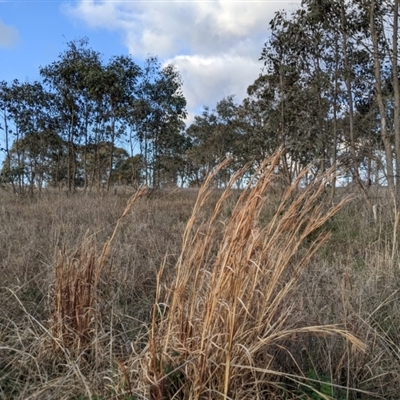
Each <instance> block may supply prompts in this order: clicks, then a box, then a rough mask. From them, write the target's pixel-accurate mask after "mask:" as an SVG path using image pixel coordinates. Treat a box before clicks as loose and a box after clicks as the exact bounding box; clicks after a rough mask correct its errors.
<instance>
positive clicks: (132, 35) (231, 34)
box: [0, 0, 300, 121]
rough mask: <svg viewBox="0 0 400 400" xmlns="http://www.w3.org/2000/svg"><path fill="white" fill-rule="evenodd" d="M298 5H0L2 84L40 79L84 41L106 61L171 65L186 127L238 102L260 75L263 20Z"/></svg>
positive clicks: (259, 0)
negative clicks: (179, 84)
mask: <svg viewBox="0 0 400 400" xmlns="http://www.w3.org/2000/svg"><path fill="white" fill-rule="evenodd" d="M299 4H300V3H299V1H296V0H287V1H286V0H276V1H272V0H241V1H235V0H209V1H207V0H203V1H200V0H185V1H181V0H78V1H62V0H59V1H52V0H0V81H1V80H5V81H12V80H13V79H19V80H20V81H22V82H25V81H29V82H32V81H34V80H40V75H39V67H40V66H46V65H48V64H50V63H52V62H53V61H56V60H57V58H58V56H59V55H60V54H61V53H62V52H63V51H64V50H66V43H67V42H70V41H72V40H75V39H79V38H82V37H87V38H88V39H89V46H90V47H91V48H92V49H94V50H96V51H98V52H100V53H102V54H103V55H104V59H105V60H108V59H109V58H111V57H112V56H116V55H123V54H130V55H131V56H132V57H133V59H134V60H135V62H137V63H138V64H139V65H141V64H142V63H143V61H144V60H145V59H146V58H147V57H148V56H157V57H158V58H159V61H160V62H161V63H162V64H174V65H175V66H176V68H177V69H178V71H179V72H180V74H181V77H182V79H183V92H184V95H185V97H186V100H187V109H188V111H189V121H190V120H192V119H193V116H194V115H195V114H199V113H200V112H201V110H202V108H203V106H209V107H210V108H214V107H215V105H216V103H217V102H218V101H220V100H221V99H222V98H223V97H226V96H228V95H235V99H236V101H237V102H241V101H242V99H243V98H244V97H245V95H246V89H247V87H248V86H249V85H250V84H252V83H253V82H254V80H255V79H256V78H257V77H258V76H259V74H260V73H261V70H262V66H263V64H262V62H261V61H259V58H260V54H261V51H262V48H263V45H264V43H265V42H266V40H267V39H268V34H269V32H268V30H269V21H270V20H271V19H272V18H273V16H274V13H275V12H276V11H279V10H283V9H285V10H291V9H294V8H296V7H298V6H299Z"/></svg>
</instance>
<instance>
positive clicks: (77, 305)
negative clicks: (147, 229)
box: [50, 188, 146, 355]
mask: <svg viewBox="0 0 400 400" xmlns="http://www.w3.org/2000/svg"><path fill="white" fill-rule="evenodd" d="M145 191H146V190H145V188H142V189H140V190H138V191H137V192H136V193H135V194H134V195H133V196H132V197H131V198H130V199H129V201H128V203H127V206H126V208H125V210H124V212H123V213H122V215H121V217H120V218H119V219H118V221H117V223H116V225H115V228H114V231H113V233H112V235H111V237H110V238H109V239H108V240H107V241H106V242H105V244H104V246H103V249H102V252H101V254H100V256H99V257H98V258H97V259H96V247H95V245H94V243H93V241H90V239H88V238H87V239H86V240H84V241H83V243H82V244H81V245H80V246H79V247H78V248H77V249H76V250H75V252H74V253H73V254H72V256H70V257H68V255H67V254H66V251H65V246H64V247H63V249H62V251H61V254H60V257H59V261H58V263H57V264H56V268H55V284H54V310H53V318H52V322H51V329H50V331H51V334H52V335H51V337H52V339H53V340H54V343H53V344H54V345H55V348H57V347H58V348H62V349H63V351H65V349H68V350H70V351H71V350H72V351H73V352H74V354H75V355H77V354H80V353H81V352H82V351H85V350H86V349H87V347H88V346H90V345H92V344H93V343H94V342H95V341H96V337H97V332H96V331H95V329H94V322H95V320H96V317H97V316H98V315H100V312H99V310H98V304H97V291H98V285H99V282H100V277H101V274H102V271H103V269H104V266H105V262H106V259H107V256H108V254H109V251H110V248H111V244H112V242H113V240H114V238H115V236H116V234H117V231H118V229H119V226H120V224H121V222H122V220H123V219H124V217H125V216H126V215H127V214H128V213H129V211H130V210H131V208H132V206H133V204H134V203H135V202H136V201H137V199H139V198H140V197H142V196H143V194H144V193H145ZM60 344H61V346H60Z"/></svg>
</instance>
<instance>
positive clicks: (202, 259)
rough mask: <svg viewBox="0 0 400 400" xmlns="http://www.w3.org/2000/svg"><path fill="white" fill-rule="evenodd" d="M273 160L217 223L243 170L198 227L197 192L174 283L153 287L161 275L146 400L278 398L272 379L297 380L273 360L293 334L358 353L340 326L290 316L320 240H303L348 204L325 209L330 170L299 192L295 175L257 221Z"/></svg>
mask: <svg viewBox="0 0 400 400" xmlns="http://www.w3.org/2000/svg"><path fill="white" fill-rule="evenodd" d="M280 156H281V154H280V153H277V154H276V155H275V156H274V157H272V158H270V159H268V160H266V161H265V162H264V163H263V164H262V165H261V166H260V168H259V170H258V171H257V172H256V174H255V176H254V178H253V179H252V180H251V182H249V184H248V186H247V188H246V189H245V190H244V191H243V192H242V193H241V195H240V197H239V199H238V200H237V202H236V205H235V206H234V209H233V211H232V213H231V215H230V216H228V217H227V218H223V217H222V215H223V210H224V204H225V203H226V202H227V200H228V198H229V197H230V196H231V195H232V188H233V187H234V184H235V183H236V181H237V180H238V179H240V177H241V176H242V174H243V173H244V171H245V170H242V171H239V172H238V173H236V174H235V175H234V176H233V177H232V179H231V181H230V182H229V184H228V187H227V188H226V190H225V191H224V192H223V193H222V194H221V196H220V198H219V200H218V201H217V203H216V205H215V207H214V211H213V213H212V215H211V217H210V218H209V219H208V220H206V221H202V220H201V211H202V208H203V207H204V205H205V204H206V203H207V200H208V198H209V196H210V194H211V189H210V182H211V180H212V175H211V176H209V177H208V179H207V181H206V182H205V184H204V185H203V186H202V188H201V189H200V192H199V195H198V199H197V202H196V205H195V207H194V211H193V214H192V216H191V218H190V219H189V222H188V224H187V227H186V231H185V233H184V236H183V245H182V252H181V254H180V257H179V260H178V262H177V265H176V268H175V271H174V278H173V280H172V282H171V283H169V284H167V285H166V286H163V285H162V273H163V271H162V270H161V272H160V274H159V277H158V281H159V285H158V293H157V300H156V304H155V307H154V309H153V319H152V328H151V336H150V363H149V367H148V372H147V374H148V376H149V377H150V380H151V384H152V388H151V393H150V395H151V397H152V398H153V399H164V398H181V399H189V398H191V399H200V398H210V399H217V398H221V399H228V398H229V399H231V398H235V399H246V398H247V399H261V398H263V399H264V398H273V397H274V396H276V397H277V398H278V396H282V393H283V392H284V391H285V389H284V386H283V385H282V382H283V380H282V378H284V379H286V380H293V381H295V382H300V381H302V378H303V377H304V373H305V371H302V370H301V368H300V366H298V368H297V371H293V372H292V373H289V372H287V371H285V366H284V365H279V363H280V359H281V358H280V357H278V356H277V354H278V353H281V352H285V344H286V343H287V342H289V341H291V340H296V338H297V337H298V336H299V335H301V334H310V333H311V334H315V335H338V336H340V337H342V338H343V340H345V341H347V342H348V343H349V345H350V346H352V347H354V348H355V349H358V350H359V351H362V350H365V345H364V344H363V342H362V341H361V340H360V339H358V338H357V337H355V336H354V335H352V334H351V333H350V332H349V331H347V330H346V329H345V328H344V327H339V326H336V325H322V326H306V325H303V324H302V322H303V321H302V320H301V318H299V317H298V316H297V315H296V308H297V307H296V304H295V303H294V302H293V301H292V297H293V295H294V291H295V287H296V283H297V281H298V279H299V277H300V275H301V273H302V271H303V270H304V269H305V268H306V267H307V265H308V264H309V262H310V260H311V258H312V257H313V255H314V254H315V252H316V251H317V250H318V249H319V248H320V247H321V246H322V244H323V243H325V241H326V240H327V238H328V236H327V235H326V234H323V233H321V234H319V235H317V236H316V237H315V239H314V240H313V241H312V242H310V243H308V244H307V245H304V244H305V240H306V239H307V238H308V237H309V235H310V234H311V233H312V232H314V231H316V230H317V229H318V228H320V227H321V226H322V225H323V224H324V223H325V222H326V221H328V220H329V218H331V217H332V216H333V215H335V214H336V213H337V212H338V211H339V210H340V209H341V208H342V207H343V206H344V205H345V204H346V203H347V202H348V201H349V199H344V200H342V201H341V202H340V203H339V204H338V205H336V206H332V207H329V208H326V206H325V201H324V185H325V184H326V183H327V182H328V181H329V180H330V179H332V177H333V175H334V173H335V172H334V171H333V170H330V171H328V172H327V173H325V174H323V175H322V176H321V177H320V178H319V179H318V180H317V181H315V182H314V183H313V184H312V185H310V186H309V187H307V188H306V189H304V190H299V189H298V188H299V184H300V181H301V179H302V178H303V177H304V175H305V174H306V173H307V171H306V170H304V171H303V172H302V173H301V174H300V175H299V176H298V178H297V180H296V181H295V182H294V183H293V184H292V185H291V186H290V187H289V188H288V189H287V190H286V192H285V193H284V195H283V197H282V199H281V202H280V204H279V205H278V207H277V209H276V210H275V214H274V215H273V216H272V218H271V219H270V220H267V221H265V222H264V223H262V219H263V218H262V214H263V209H264V208H265V205H266V204H268V201H269V198H268V189H270V188H271V187H272V186H273V185H274V183H275V179H276V177H277V175H276V174H275V173H274V171H275V167H276V166H277V165H278V162H279V159H280ZM223 167H224V165H221V166H220V167H219V168H223ZM215 173H218V169H217V170H216V171H215ZM288 353H289V352H288ZM287 355H288V356H289V358H290V357H291V354H290V353H289V354H287ZM315 391H316V392H318V391H317V389H315ZM319 395H321V396H322V397H324V394H323V393H319ZM324 398H327V397H326V396H325V397H324Z"/></svg>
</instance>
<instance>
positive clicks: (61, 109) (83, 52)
mask: <svg viewBox="0 0 400 400" xmlns="http://www.w3.org/2000/svg"><path fill="white" fill-rule="evenodd" d="M87 45H88V41H87V39H80V40H77V41H72V42H68V43H67V50H65V51H64V52H63V53H61V54H60V55H59V57H58V60H57V61H55V62H53V63H51V64H50V65H48V66H45V67H42V68H40V74H41V75H42V77H43V79H44V82H45V84H47V85H48V86H49V88H50V89H51V90H52V93H54V94H55V96H56V105H57V109H58V114H59V121H60V123H61V129H62V136H63V137H64V139H65V141H66V142H67V144H68V155H67V157H68V158H67V160H68V163H67V165H68V168H67V170H68V171H67V185H68V190H70V191H71V190H73V189H75V178H76V176H77V159H76V146H77V144H79V143H80V142H81V141H82V140H83V141H84V143H85V144H88V142H89V140H90V139H89V126H90V125H91V123H92V120H91V118H92V116H93V115H94V112H93V110H94V106H95V105H94V104H93V99H92V97H91V93H92V92H93V91H94V90H95V87H96V84H97V80H98V76H99V73H100V71H101V68H102V66H101V56H100V54H99V53H98V52H96V51H94V50H92V49H90V48H87ZM86 175H87V174H86V172H85V181H86V180H87V178H86Z"/></svg>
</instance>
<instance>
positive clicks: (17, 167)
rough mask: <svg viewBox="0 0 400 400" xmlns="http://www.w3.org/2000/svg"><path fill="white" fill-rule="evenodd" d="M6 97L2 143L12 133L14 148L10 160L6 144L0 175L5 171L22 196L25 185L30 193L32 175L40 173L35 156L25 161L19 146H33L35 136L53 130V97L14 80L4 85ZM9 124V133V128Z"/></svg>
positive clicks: (35, 85)
mask: <svg viewBox="0 0 400 400" xmlns="http://www.w3.org/2000/svg"><path fill="white" fill-rule="evenodd" d="M6 95H7V96H6V98H4V97H3V100H4V103H3V106H4V117H5V118H6V123H7V126H6V130H7V138H6V142H8V140H9V135H10V134H12V135H13V137H14V145H13V146H12V149H13V157H12V156H11V150H10V148H9V147H8V146H9V145H8V143H7V151H6V153H7V154H6V155H7V156H6V160H5V165H4V168H3V173H5V171H7V176H8V179H9V181H10V182H11V183H12V184H13V186H14V189H15V190H17V188H18V190H19V192H21V193H22V192H23V191H24V188H25V184H26V183H27V182H28V183H29V188H30V191H31V192H33V186H34V181H35V175H36V173H37V171H39V170H40V164H39V160H38V159H37V158H35V157H28V158H26V155H25V153H26V150H27V149H26V146H24V145H23V143H24V141H29V142H31V143H34V142H35V140H34V139H33V138H34V137H36V136H37V135H40V134H42V133H43V132H46V131H53V132H54V131H55V130H56V127H57V119H56V117H55V115H54V112H53V111H54V109H53V101H54V98H53V96H52V95H51V94H50V93H48V92H47V91H46V90H45V89H44V88H43V86H42V84H41V83H40V82H33V83H20V82H19V81H18V80H14V81H13V82H12V84H11V85H9V86H8V89H7V90H6ZM11 123H12V126H13V129H12V130H11V129H10V124H11ZM12 160H13V162H12ZM27 160H29V163H27ZM39 175H40V174H39Z"/></svg>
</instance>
